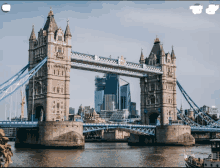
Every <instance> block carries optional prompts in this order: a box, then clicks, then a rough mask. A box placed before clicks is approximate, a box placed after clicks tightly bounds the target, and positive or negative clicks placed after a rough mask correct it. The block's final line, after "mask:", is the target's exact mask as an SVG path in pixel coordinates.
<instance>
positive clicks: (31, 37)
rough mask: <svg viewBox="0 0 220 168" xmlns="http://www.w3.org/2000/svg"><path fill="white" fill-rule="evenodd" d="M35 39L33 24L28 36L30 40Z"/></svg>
mask: <svg viewBox="0 0 220 168" xmlns="http://www.w3.org/2000/svg"><path fill="white" fill-rule="evenodd" d="M35 39H36V36H35V33H34V25H32V31H31V36H30V39H29V41H30V40H35Z"/></svg>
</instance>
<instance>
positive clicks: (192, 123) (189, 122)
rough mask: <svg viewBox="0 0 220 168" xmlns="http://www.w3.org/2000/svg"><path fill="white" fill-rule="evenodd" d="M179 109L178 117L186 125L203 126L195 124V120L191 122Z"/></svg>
mask: <svg viewBox="0 0 220 168" xmlns="http://www.w3.org/2000/svg"><path fill="white" fill-rule="evenodd" d="M176 109H177V117H178V118H179V119H181V120H182V121H183V122H184V123H185V124H186V125H190V126H201V125H200V124H198V123H196V122H194V121H193V120H191V119H190V118H189V117H187V116H186V115H184V114H181V112H180V110H179V109H178V108H176Z"/></svg>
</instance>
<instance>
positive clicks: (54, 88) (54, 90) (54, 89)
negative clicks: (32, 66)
mask: <svg viewBox="0 0 220 168" xmlns="http://www.w3.org/2000/svg"><path fill="white" fill-rule="evenodd" d="M53 92H56V87H53ZM54 103H55V102H54Z"/></svg>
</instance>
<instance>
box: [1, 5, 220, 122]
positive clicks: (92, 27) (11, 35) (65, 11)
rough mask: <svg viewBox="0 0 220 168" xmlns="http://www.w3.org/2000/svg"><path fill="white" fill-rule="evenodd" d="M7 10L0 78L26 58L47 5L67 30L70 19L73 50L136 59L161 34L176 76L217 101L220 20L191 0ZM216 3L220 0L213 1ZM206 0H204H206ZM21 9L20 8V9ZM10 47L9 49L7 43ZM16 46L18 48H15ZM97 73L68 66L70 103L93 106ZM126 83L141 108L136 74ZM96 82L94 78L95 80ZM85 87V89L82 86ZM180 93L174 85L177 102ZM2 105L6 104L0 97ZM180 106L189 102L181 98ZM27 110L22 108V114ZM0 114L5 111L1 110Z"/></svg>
mask: <svg viewBox="0 0 220 168" xmlns="http://www.w3.org/2000/svg"><path fill="white" fill-rule="evenodd" d="M8 3H10V4H11V6H12V8H11V11H10V12H8V13H3V12H0V16H1V18H2V19H3V22H2V23H0V32H1V35H0V36H1V38H0V44H1V46H2V48H1V49H0V69H1V71H0V72H1V78H0V83H3V82H4V81H6V80H7V79H9V78H10V77H11V76H12V75H13V74H15V73H16V72H18V71H19V70H20V69H21V68H22V67H24V66H25V65H26V64H27V62H28V39H29V37H30V33H31V28H32V24H34V25H35V34H36V35H37V34H38V31H39V30H40V28H42V27H43V25H44V24H45V21H46V17H47V15H48V12H49V10H50V6H51V7H52V10H53V12H54V17H55V20H56V22H57V25H58V27H61V28H62V29H63V30H65V26H66V21H67V19H69V20H70V22H69V23H70V30H71V33H72V36H73V38H72V44H73V47H72V50H73V51H79V52H84V53H89V54H96V55H99V56H104V57H109V56H110V55H111V57H112V58H117V57H118V56H121V55H123V56H124V57H125V58H126V60H127V61H130V62H136V63H138V62H139V59H140V54H141V48H143V54H144V57H145V58H146V56H148V55H149V54H150V50H151V48H152V46H153V42H154V39H155V38H156V35H157V37H158V38H159V39H160V40H161V42H162V43H163V46H164V50H165V52H166V53H167V52H168V51H169V52H171V46H172V45H173V46H174V51H175V54H176V57H177V59H176V60H177V61H176V62H177V79H178V80H179V82H180V83H181V85H182V86H183V88H184V89H185V90H186V92H187V93H188V94H189V95H190V96H191V98H192V99H193V100H194V101H195V102H196V104H197V105H198V106H199V107H201V106H203V105H207V106H212V105H215V106H216V107H218V108H219V107H220V101H219V94H220V90H219V85H218V83H219V78H218V77H219V70H220V67H219V66H218V62H219V59H220V58H219V57H217V55H218V44H219V41H218V40H217V39H218V37H219V36H220V33H219V27H220V25H219V24H220V23H218V22H216V20H217V18H218V16H219V11H217V12H216V14H215V15H207V14H206V13H205V12H203V13H201V14H200V15H194V14H192V12H191V11H190V10H189V6H191V5H193V4H194V2H178V3H174V2H161V1H159V2H153V3H152V2H150V1H149V2H148V1H146V2H68V3H66V2H8ZM216 3H218V2H216ZM208 4H209V2H203V5H204V6H208ZM21 11H22V12H21ZM11 47H13V49H11ZM18 51H19V52H18ZM96 75H100V76H102V74H101V73H95V72H88V71H83V70H76V69H71V72H70V76H71V78H70V81H71V82H70V107H73V108H75V109H76V110H77V109H78V107H79V105H80V104H83V106H91V107H94V90H95V86H94V83H95V82H94V79H95V76H96ZM123 79H125V80H126V81H128V82H129V83H130V86H131V95H132V100H131V101H132V102H136V103H137V104H136V105H137V110H139V111H140V84H139V83H140V81H139V79H135V78H129V77H123ZM93 82H94V83H93ZM80 88H83V92H82V91H80V90H81V89H80ZM181 99H184V98H183V97H182V96H181V93H180V92H179V91H178V90H177V107H178V108H179V107H180V104H181ZM0 107H1V109H3V111H4V104H2V102H1V103H0ZM183 108H189V106H188V105H187V104H186V102H185V101H183ZM25 116H26V114H25ZM0 118H1V119H4V113H3V114H1V115H0Z"/></svg>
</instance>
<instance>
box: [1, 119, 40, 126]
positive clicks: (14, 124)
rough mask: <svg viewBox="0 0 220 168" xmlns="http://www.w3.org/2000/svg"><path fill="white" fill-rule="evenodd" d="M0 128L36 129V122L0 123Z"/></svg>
mask: <svg viewBox="0 0 220 168" xmlns="http://www.w3.org/2000/svg"><path fill="white" fill-rule="evenodd" d="M0 127H1V128H4V127H5V128H9V127H10V128H19V127H38V122H31V121H21V122H20V121H0Z"/></svg>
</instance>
